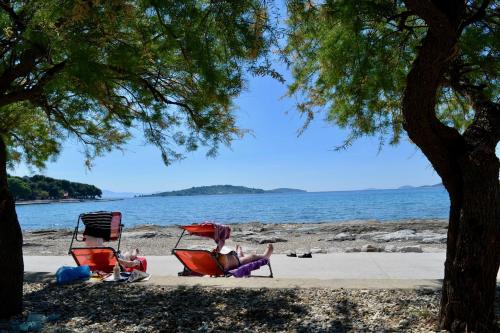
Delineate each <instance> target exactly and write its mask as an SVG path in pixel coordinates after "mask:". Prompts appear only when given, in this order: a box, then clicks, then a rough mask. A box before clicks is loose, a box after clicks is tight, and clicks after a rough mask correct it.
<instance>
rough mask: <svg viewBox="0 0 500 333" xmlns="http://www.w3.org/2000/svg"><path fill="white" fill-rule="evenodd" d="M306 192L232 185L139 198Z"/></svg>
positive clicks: (198, 188)
mask: <svg viewBox="0 0 500 333" xmlns="http://www.w3.org/2000/svg"><path fill="white" fill-rule="evenodd" d="M304 192H306V191H304V190H299V189H294V188H276V189H273V190H263V189H259V188H250V187H245V186H233V185H212V186H199V187H191V188H188V189H184V190H178V191H169V192H160V193H154V194H148V195H141V197H172V196H191V195H226V194H263V193H304Z"/></svg>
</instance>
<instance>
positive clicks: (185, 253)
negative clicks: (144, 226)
mask: <svg viewBox="0 0 500 333" xmlns="http://www.w3.org/2000/svg"><path fill="white" fill-rule="evenodd" d="M181 229H182V234H181V236H180V237H179V240H178V241H177V243H176V244H175V246H174V249H173V250H172V254H173V255H174V256H175V257H176V258H177V259H179V261H180V262H181V263H182V265H183V266H184V270H183V271H182V272H180V273H179V276H204V275H208V276H213V277H217V276H226V277H228V276H234V277H244V276H250V273H251V271H253V270H256V269H259V268H260V267H261V266H265V265H267V266H268V267H269V276H266V277H271V278H272V277H273V270H272V268H271V262H270V261H269V260H268V259H259V260H257V261H254V262H251V263H248V264H245V265H242V266H240V267H238V268H235V269H232V270H229V271H224V268H223V267H222V265H221V264H220V263H219V260H218V257H219V255H220V253H219V252H217V251H215V250H214V251H207V250H193V249H182V248H177V246H178V245H179V243H180V241H181V239H182V237H183V236H184V235H185V233H186V232H187V233H188V234H190V235H194V236H200V237H208V238H212V239H214V240H215V239H217V238H218V237H217V236H216V232H217V231H216V229H217V226H216V225H215V224H214V223H203V224H193V225H186V226H181ZM229 234H230V231H229V232H228V237H229ZM216 243H218V242H217V241H216ZM252 276H255V275H252Z"/></svg>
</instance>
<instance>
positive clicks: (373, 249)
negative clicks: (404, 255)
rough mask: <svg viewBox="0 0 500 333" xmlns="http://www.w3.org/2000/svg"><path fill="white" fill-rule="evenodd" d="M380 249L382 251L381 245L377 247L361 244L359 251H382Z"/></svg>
mask: <svg viewBox="0 0 500 333" xmlns="http://www.w3.org/2000/svg"><path fill="white" fill-rule="evenodd" d="M382 251H384V248H383V247H378V246H375V245H371V244H366V245H363V247H362V248H361V252H382Z"/></svg>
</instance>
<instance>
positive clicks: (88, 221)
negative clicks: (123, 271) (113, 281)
mask: <svg viewBox="0 0 500 333" xmlns="http://www.w3.org/2000/svg"><path fill="white" fill-rule="evenodd" d="M121 219H122V214H121V213H120V212H92V213H85V214H80V215H79V216H78V220H77V222H76V227H75V230H74V232H73V237H72V238H71V244H70V246H69V251H68V254H71V255H72V256H73V258H74V259H75V262H76V264H77V265H78V266H82V265H89V266H90V270H91V271H102V272H106V273H110V272H111V271H112V270H113V267H114V266H115V265H116V263H117V252H116V251H115V249H114V248H112V247H109V246H108V247H104V246H103V247H73V243H74V242H75V241H76V242H83V241H85V236H86V235H92V236H99V237H101V238H103V239H104V241H106V242H117V243H118V245H117V251H119V250H120V242H121V235H122V230H123V224H122V223H121ZM80 221H82V223H83V224H84V226H85V229H84V230H83V232H82V233H81V235H80Z"/></svg>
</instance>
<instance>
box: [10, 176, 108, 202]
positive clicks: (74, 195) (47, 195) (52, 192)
mask: <svg viewBox="0 0 500 333" xmlns="http://www.w3.org/2000/svg"><path fill="white" fill-rule="evenodd" d="M7 182H8V186H9V190H10V192H11V194H12V196H13V197H14V199H15V200H16V201H22V200H62V199H95V198H96V197H98V198H100V197H101V195H102V191H101V189H99V188H97V187H95V186H94V185H89V184H82V183H76V182H70V181H69V180H64V179H54V178H50V177H45V176H41V175H35V176H32V177H28V176H25V177H16V176H7Z"/></svg>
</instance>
